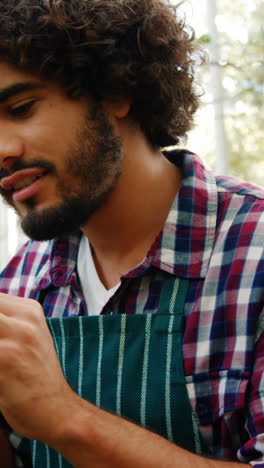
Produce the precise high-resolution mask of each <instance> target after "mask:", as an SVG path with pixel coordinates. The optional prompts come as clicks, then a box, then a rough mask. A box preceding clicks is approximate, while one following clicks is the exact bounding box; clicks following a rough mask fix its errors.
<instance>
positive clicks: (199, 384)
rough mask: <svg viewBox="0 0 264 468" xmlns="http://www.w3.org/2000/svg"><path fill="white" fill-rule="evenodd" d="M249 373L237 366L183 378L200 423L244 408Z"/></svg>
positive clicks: (211, 421)
mask: <svg viewBox="0 0 264 468" xmlns="http://www.w3.org/2000/svg"><path fill="white" fill-rule="evenodd" d="M249 377H250V374H249V372H248V371H245V370H240V369H228V370H220V371H212V372H203V373H200V374H196V375H193V376H187V377H186V383H187V390H188V394H189V398H190V401H191V405H192V408H193V411H194V412H195V413H196V415H197V418H198V421H199V424H201V425H203V424H210V423H213V422H214V421H216V420H217V419H219V418H221V417H222V416H223V415H224V414H226V413H230V412H233V411H236V410H241V409H244V408H245V407H246V394H247V389H248V383H249Z"/></svg>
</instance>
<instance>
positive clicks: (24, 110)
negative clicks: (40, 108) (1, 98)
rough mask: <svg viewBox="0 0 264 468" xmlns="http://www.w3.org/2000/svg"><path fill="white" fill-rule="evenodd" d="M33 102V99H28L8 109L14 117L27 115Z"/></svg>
mask: <svg viewBox="0 0 264 468" xmlns="http://www.w3.org/2000/svg"><path fill="white" fill-rule="evenodd" d="M34 103H35V101H28V102H24V103H22V104H19V105H16V106H14V107H11V108H10V110H9V112H10V115H11V116H12V117H14V118H19V117H27V116H28V115H29V112H30V110H31V108H32V107H33V105H34Z"/></svg>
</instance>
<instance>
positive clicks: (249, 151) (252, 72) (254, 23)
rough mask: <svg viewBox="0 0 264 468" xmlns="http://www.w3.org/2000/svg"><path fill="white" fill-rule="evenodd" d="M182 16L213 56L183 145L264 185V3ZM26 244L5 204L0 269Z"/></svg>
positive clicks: (196, 4)
mask: <svg viewBox="0 0 264 468" xmlns="http://www.w3.org/2000/svg"><path fill="white" fill-rule="evenodd" d="M171 4H172V7H174V6H176V4H179V1H176V0H171ZM178 12H179V13H180V14H181V15H182V16H184V17H185V18H186V22H187V23H189V24H190V25H191V26H192V27H193V28H194V30H195V33H196V37H197V41H198V42H199V43H200V44H201V45H202V46H203V47H204V48H205V49H206V51H207V52H208V57H209V59H208V64H207V65H206V66H204V67H203V69H202V71H201V72H200V73H199V76H198V82H199V86H200V87H201V89H202V90H203V96H202V100H201V107H200V110H199V112H198V113H197V117H196V125H195V128H194V129H193V130H192V131H191V132H190V134H189V138H188V142H187V143H185V144H184V146H185V147H187V148H188V149H190V150H192V151H194V152H195V153H197V154H199V155H200V156H201V157H202V158H203V160H204V161H205V163H206V165H207V166H208V167H209V168H210V169H211V170H212V171H213V172H214V173H216V174H229V175H233V176H236V177H239V178H241V179H244V180H247V181H249V182H252V183H255V184H258V185H260V186H264V158H263V156H262V148H263V146H264V134H263V127H264V125H263V124H264V66H263V65H264V2H263V0H250V1H249V0H234V1H233V2H230V0H186V1H184V2H181V4H180V6H179V7H178ZM24 241H25V236H24V235H23V234H22V233H21V231H20V229H19V224H18V221H17V217H16V215H15V213H14V212H13V211H12V210H10V209H9V208H7V207H6V206H4V204H3V203H2V202H1V201H0V269H2V268H3V267H4V265H5V264H6V262H7V261H8V259H9V258H10V257H11V256H12V255H13V254H14V253H15V251H16V250H17V249H18V247H19V246H20V245H21V244H22V243H23V242H24Z"/></svg>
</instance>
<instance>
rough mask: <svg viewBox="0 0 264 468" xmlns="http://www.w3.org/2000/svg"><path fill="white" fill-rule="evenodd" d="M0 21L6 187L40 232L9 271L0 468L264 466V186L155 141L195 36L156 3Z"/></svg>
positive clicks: (9, 4)
mask: <svg viewBox="0 0 264 468" xmlns="http://www.w3.org/2000/svg"><path fill="white" fill-rule="evenodd" d="M0 22H1V25H0V26H1V27H0V35H1V37H0V57H1V59H0V168H1V170H0V180H1V182H0V186H1V193H2V195H3V197H4V199H5V200H6V201H7V202H8V203H9V204H10V205H11V206H13V207H14V208H15V210H16V211H17V212H18V214H19V216H20V218H21V224H22V227H23V229H24V231H25V233H26V234H27V235H28V236H29V237H31V238H32V239H33V241H30V242H29V243H28V244H27V245H26V246H24V247H23V248H22V249H21V251H20V252H19V253H18V254H17V256H16V257H15V258H14V259H13V260H11V262H10V264H9V265H8V266H7V267H6V269H5V271H4V272H3V273H2V277H1V282H0V288H1V294H0V336H1V340H0V388H1V392H0V411H1V413H2V416H3V417H2V429H3V430H2V433H1V438H0V444H1V445H0V447H1V457H2V466H6V467H9V466H14V464H15V461H14V457H13V454H14V453H15V455H16V457H17V458H16V460H17V462H16V463H17V466H21V463H23V464H24V466H31V465H33V466H35V467H38V468H39V467H50V466H51V467H67V466H75V467H77V468H83V467H88V466H90V467H135V466H138V467H144V468H145V467H151V468H154V467H177V466H180V467H181V468H183V467H189V466H191V465H192V464H195V466H197V468H199V467H208V468H214V467H215V468H218V467H219V468H221V467H222V466H223V467H224V466H229V467H230V468H231V467H234V468H235V467H237V466H240V464H241V462H242V463H247V464H251V465H252V466H258V467H259V466H264V435H263V434H264V417H263V405H264V399H263V372H262V368H263V344H264V336H263V290H264V281H263V279H264V261H263V245H264V242H263V241H264V229H263V228H264V218H263V208H264V193H263V191H262V190H261V189H259V188H257V187H253V186H250V185H249V184H242V183H241V182H239V181H237V180H235V179H229V178H217V179H215V177H214V176H213V175H212V174H211V173H209V172H208V171H207V170H206V169H205V168H204V167H203V165H202V163H201V161H200V160H199V158H198V157H196V156H195V155H193V154H191V153H189V152H187V151H177V150H175V151H172V152H169V151H167V152H165V151H163V152H161V149H162V148H164V147H166V146H169V145H172V144H176V143H177V142H178V140H179V139H180V138H182V137H184V135H185V134H186V132H187V130H189V128H190V126H191V124H192V116H193V113H194V111H195V110H196V108H197V99H198V98H197V95H196V90H195V86H194V81H193V72H194V70H195V68H196V60H197V59H198V58H199V52H198V51H197V49H196V46H195V45H194V42H193V38H192V37H190V36H189V34H188V31H187V30H186V29H185V27H184V25H183V24H182V22H181V21H180V20H179V19H177V20H176V19H175V17H174V15H173V13H172V12H171V10H170V8H169V6H168V5H167V4H166V3H164V2H163V1H159V0H123V1H119V0H107V1H105V0H79V1H78V2H75V1H74V0H1V4H0ZM8 440H9V442H10V444H9V442H8ZM11 447H12V449H11ZM3 460H4V461H3Z"/></svg>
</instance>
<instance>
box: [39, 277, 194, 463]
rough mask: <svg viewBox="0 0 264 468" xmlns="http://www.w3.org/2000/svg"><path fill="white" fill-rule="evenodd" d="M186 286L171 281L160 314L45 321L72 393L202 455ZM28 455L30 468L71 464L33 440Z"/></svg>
mask: <svg viewBox="0 0 264 468" xmlns="http://www.w3.org/2000/svg"><path fill="white" fill-rule="evenodd" d="M187 288H188V281H186V280H180V279H179V278H176V279H175V278H173V277H172V278H170V279H169V280H168V282H167V283H165V289H166V294H163V295H162V302H161V304H164V306H163V308H162V312H161V313H157V314H155V315H153V314H141V315H137V316H132V315H124V314H118V315H105V316H103V315H101V316H100V317H74V318H73V319H71V318H57V319H56V318H55V319H54V318H50V319H48V320H47V322H48V326H49V329H50V331H51V334H52V337H53V340H54V343H55V347H56V349H57V354H58V357H59V360H60V363H61V365H62V368H63V370H64V374H65V377H66V378H67V380H68V382H69V384H70V385H71V387H72V388H73V389H74V390H75V391H76V392H80V393H81V394H82V395H83V398H85V399H87V400H89V401H90V402H92V403H96V404H97V406H98V407H102V408H104V409H105V410H108V411H111V412H113V413H116V414H118V415H119V416H121V417H125V418H128V419H130V420H132V421H134V422H135V423H138V424H140V425H141V426H143V427H144V426H146V427H147V428H149V429H150V430H152V431H154V432H156V433H158V434H160V435H163V436H164V437H166V438H167V439H169V440H171V441H172V442H175V443H177V444H179V445H180V446H182V447H184V448H186V449H187V450H190V451H192V452H195V453H199V454H200V453H201V444H200V436H199V430H198V424H197V422H196V420H195V419H194V418H192V411H191V406H190V402H189V398H188V395H187V391H186V384H185V377H184V372H183V364H182V350H181V346H180V343H181V339H182V319H183V311H184V302H185V296H186V292H187ZM164 301H165V302H164ZM164 310H166V311H167V313H164ZM142 358H143V359H142ZM135 376H136V377H135ZM172 390H173V392H172ZM173 415H176V417H175V416H174V417H173ZM32 455H33V456H32V459H33V460H32V462H33V468H40V467H46V468H51V467H57V466H61V467H62V468H68V467H70V466H71V465H70V464H69V463H68V462H67V461H66V460H64V459H63V458H62V457H61V455H59V454H58V453H56V452H55V451H54V450H53V449H51V448H48V447H47V446H46V445H45V444H42V443H40V442H35V441H33V442H32Z"/></svg>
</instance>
